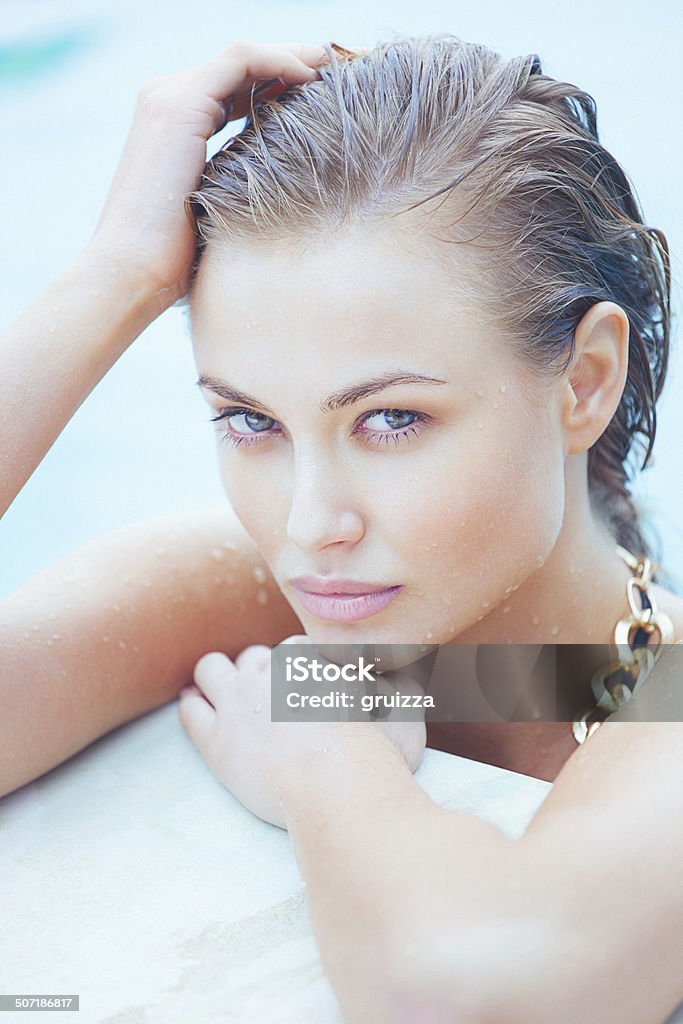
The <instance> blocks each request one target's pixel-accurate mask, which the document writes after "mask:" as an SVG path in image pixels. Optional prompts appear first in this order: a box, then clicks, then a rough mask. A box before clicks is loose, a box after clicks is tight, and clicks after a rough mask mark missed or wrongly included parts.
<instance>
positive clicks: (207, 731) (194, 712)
mask: <svg viewBox="0 0 683 1024" xmlns="http://www.w3.org/2000/svg"><path fill="white" fill-rule="evenodd" d="M178 716H179V718H180V723H181V725H182V726H183V728H184V729H185V731H186V732H187V734H188V735H189V737H190V739H191V740H192V742H193V743H194V745H195V747H197V748H198V749H199V750H203V749H206V746H207V744H208V742H209V739H210V738H211V734H212V732H213V729H214V726H215V722H216V712H215V710H214V709H213V708H212V707H211V705H210V704H209V703H208V701H206V700H205V698H204V697H203V695H202V694H201V692H200V691H199V690H198V689H197V687H196V686H186V687H184V688H183V689H182V690H181V691H180V694H179V695H178Z"/></svg>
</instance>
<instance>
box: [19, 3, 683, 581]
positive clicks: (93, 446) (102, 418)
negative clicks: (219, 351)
mask: <svg viewBox="0 0 683 1024" xmlns="http://www.w3.org/2000/svg"><path fill="white" fill-rule="evenodd" d="M0 15H1V17H0V22H1V24H0V43H2V44H3V45H4V46H5V47H7V45H8V44H12V46H13V48H14V52H15V54H16V53H17V52H18V51H17V46H18V45H19V44H21V45H22V46H23V57H22V60H21V64H19V63H17V61H16V60H15V65H14V68H13V70H12V71H11V73H10V72H9V71H7V70H6V73H5V74H4V76H2V77H0V90H1V95H2V103H1V106H0V145H1V153H2V161H1V166H0V202H1V203H2V233H1V237H0V253H1V257H2V258H1V261H0V265H1V266H2V273H1V274H0V320H1V321H2V322H3V323H7V322H9V321H10V320H11V319H13V317H14V316H15V314H17V313H18V312H19V310H20V309H21V308H22V307H23V306H24V305H26V304H27V303H29V302H30V300H31V299H32V298H33V297H34V296H35V295H37V293H38V292H39V291H40V290H41V289H42V288H43V287H44V286H45V285H46V284H47V283H48V282H49V281H50V279H51V278H52V277H53V276H54V275H55V274H57V273H58V272H59V270H60V269H61V268H62V267H63V266H65V265H66V264H67V263H68V262H69V260H70V259H72V258H73V257H74V256H75V255H76V253H77V252H78V250H79V249H80V247H81V246H83V244H84V243H85V242H86V241H87V239H88V238H89V236H90V234H91V232H92V229H93V227H94V225H95V223H96V220H97V217H98V212H99V209H100V206H101V204H102V202H103V200H104V197H105V195H106V192H107V189H108V186H109V182H110V179H111V175H112V173H113V170H114V167H115V164H116V161H117V158H118V154H119V152H120V149H121V146H122V144H123V141H124V138H125V134H126V131H127V126H128V123H129V120H130V117H131V112H132V108H133V103H134V100H135V95H136V92H137V90H138V88H139V87H140V85H141V84H142V83H143V82H144V80H145V79H146V78H148V77H149V76H151V75H154V74H160V73H165V72H171V71H174V70H179V69H181V68H183V67H185V66H187V65H190V64H193V63H196V62H200V61H202V60H204V59H206V58H208V57H209V56H211V55H213V54H214V52H216V51H217V50H219V49H220V48H221V47H222V46H223V45H227V43H228V42H229V41H230V40H232V39H236V38H246V39H251V40H254V41H262V42H267V41H297V40H301V41H314V42H316V41H326V40H327V41H329V40H334V41H335V42H339V43H341V44H342V45H349V46H354V45H369V44H372V43H374V42H376V41H377V40H378V39H381V38H383V37H385V36H386V35H388V34H391V33H393V32H409V33H411V34H418V33H423V32H435V31H449V32H454V33H456V34H457V35H460V36H462V37H463V38H465V39H468V40H471V41H477V42H483V43H486V44H488V45H490V46H493V47H494V48H496V49H498V50H499V51H500V52H501V53H503V55H505V56H508V57H510V56H514V55H518V54H525V53H531V52H536V53H538V54H539V55H540V56H541V59H542V61H543V66H544V70H546V71H547V73H548V74H551V75H553V76H554V77H560V78H565V79H567V80H569V81H573V82H575V83H577V84H578V85H580V86H581V87H583V88H585V89H587V90H588V91H589V92H591V93H592V94H593V96H594V97H595V98H596V100H597V103H598V118H599V120H598V124H599V127H600V129H601V133H602V138H603V140H604V142H605V144H606V145H607V147H608V148H610V149H611V150H612V151H613V152H614V154H615V155H616V156H617V158H618V159H619V160H620V161H621V163H622V164H623V166H624V167H625V168H626V170H627V172H628V173H629V175H630V177H631V179H632V180H633V181H634V182H635V184H636V188H637V191H638V194H639V197H640V199H641V202H642V204H643V206H644V209H645V214H646V218H647V219H648V221H649V223H650V224H652V225H655V226H658V227H660V228H663V230H664V231H665V233H666V234H667V236H668V238H669V242H670V246H671V249H672V252H673V261H674V266H673V272H674V281H675V293H674V306H675V310H676V311H678V310H679V309H680V296H681V293H680V281H681V261H680V255H679V254H680V253H681V251H682V247H683V224H682V217H681V212H680V204H679V191H680V181H681V167H683V145H682V142H681V132H680V123H681V115H682V112H683V102H682V101H683V85H682V77H681V73H680V53H681V44H682V43H683V32H682V31H681V27H682V26H681V18H682V16H681V13H680V9H679V8H677V7H676V5H674V4H671V3H664V2H654V3H652V2H651V3H648V4H644V3H633V4H628V3H624V2H616V0H610V2H604V0H601V2H600V3H596V2H595V0H592V2H589V0H574V2H572V3H567V4H561V5H556V4H550V3H548V2H547V0H545V2H529V0H522V2H521V3H515V4H509V3H504V2H502V0H477V2H476V3H474V2H470V3H452V2H424V0H423V2H421V3H419V4H417V3H416V4H407V3H405V2H403V0H391V2H388V0H380V2H376V3H374V4H373V5H368V4H367V3H366V2H365V0H364V2H358V0H349V2H345V3H344V5H343V7H342V5H341V4H337V5H332V4H326V3H321V2H318V0H316V2H315V3H313V2H310V3H303V2H300V3H292V2H280V3H277V2H273V3H267V2H263V0H257V2H254V3H244V2H242V3H236V2H234V0H233V2H230V0H220V2H218V0H193V2H191V3H189V2H188V3H185V2H181V0H165V2H163V3H162V4H158V3H151V2H140V0H136V2H132V0H117V2H116V3H114V2H113V0H101V2H99V3H92V2H85V0H73V2H65V0H41V2H36V0H11V2H8V0H4V2H3V3H2V5H1V6H0ZM29 44H31V46H32V47H33V50H32V51H30V50H27V46H28V45H29ZM676 333H678V331H677V332H676ZM681 371H682V363H681V353H680V351H679V348H678V346H676V347H675V351H674V357H673V361H672V368H671V376H670V380H669V382H668V385H667V388H666V391H665V397H664V401H663V403H662V405H661V412H660V432H659V435H658V440H657V445H656V448H655V453H656V465H655V467H654V468H653V469H652V470H650V471H649V472H648V473H647V474H645V475H644V477H643V478H642V484H641V485H640V486H639V487H638V490H637V493H638V495H639V496H640V498H641V500H643V501H644V502H645V503H646V507H647V508H648V510H650V511H651V520H652V522H653V523H654V524H655V525H656V527H657V529H658V530H659V533H660V535H661V537H662V540H663V554H664V562H665V564H666V566H667V567H668V568H669V571H670V572H671V573H672V575H674V576H675V577H676V579H677V582H678V585H679V589H680V590H681V591H682V592H683V587H681V581H683V545H682V544H681V540H682V536H683V531H682V529H681V522H682V517H681V513H680V505H681V497H682V487H681V469H682V467H683V455H682V454H681V452H680V450H679V438H680V437H681V435H682V434H683V430H682V426H683V392H682V388H681V379H682V377H683V374H682V372H681ZM0 372H1V367H0ZM194 380H195V373H194V366H193V362H192V355H191V350H190V342H189V338H188V336H187V332H186V327H185V319H184V316H183V314H182V313H181V312H180V311H179V310H177V309H173V310H170V311H169V312H168V313H166V314H165V315H164V316H163V317H162V318H161V319H160V320H158V321H157V322H156V323H155V324H154V325H152V327H150V328H149V329H148V330H147V331H146V332H145V334H144V335H143V337H142V338H141V339H140V340H139V341H137V342H136V343H135V344H134V345H133V346H132V348H131V349H129V351H128V352H127V353H126V354H125V355H124V356H123V357H122V359H121V360H120V361H119V362H118V364H117V365H116V366H115V367H114V369H113V370H112V371H111V372H110V373H109V374H108V375H107V377H106V378H105V379H104V381H103V382H102V383H101V384H100V385H99V386H98V387H97V388H96V390H95V391H94V392H93V394H92V395H91V396H90V397H89V398H88V399H87V401H86V402H85V403H84V405H83V406H82V407H81V409H80V410H79V411H78V412H77V414H76V415H75V417H74V418H73V420H72V421H71V423H70V424H69V425H68V427H67V428H66V430H65V431H64V432H63V434H62V435H61V437H60V438H59V439H58V440H57V442H56V443H55V445H54V446H53V448H52V450H51V451H50V452H49V454H48V455H47V457H46V458H45V460H44V461H43V463H42V464H41V466H40V467H39V468H38V470H37V471H36V473H35V474H34V476H33V477H32V479H31V480H30V481H29V483H28V484H27V485H26V487H25V488H24V490H23V491H22V493H21V494H20V495H19V497H18V498H17V499H16V501H15V502H14V504H13V506H12V508H11V509H10V510H9V512H8V513H7V514H6V516H5V518H4V520H3V522H2V524H0V594H3V593H7V592H9V591H11V590H12V589H14V587H16V586H18V585H19V584H21V583H22V582H23V581H24V580H26V579H27V578H28V577H29V576H30V575H32V574H33V573H34V572H36V571H38V570H39V569H41V568H42V567H44V566H45V565H47V564H49V563H50V562H52V561H54V560H55V559H56V558H58V557H59V556H60V555H62V554H64V553H66V552H67V551H69V550H71V549H72V548H73V547H75V546H77V545H79V544H80V543H82V542H84V541H85V540H88V539H90V538H92V537H94V536H97V535H98V534H100V533H103V532H106V531H108V530H111V529H113V528H115V527H117V526H121V525H124V524H126V523H130V522H133V521H135V520H138V519H143V518H145V517H146V516H149V515H157V514H160V513H164V512H172V511H174V510H180V509H187V508H191V507H194V506H198V505H213V504H222V503H223V502H224V500H225V498H224V495H223V491H222V489H221V486H220V482H219V480H218V475H217V471H216V467H215V461H214V448H213V436H212V432H211V428H210V427H209V425H208V415H209V412H208V409H207V408H206V407H205V405H204V403H203V401H202V400H201V398H200V396H199V394H198V389H197V388H196V387H195V386H194ZM0 443H1V441H0ZM645 485H646V486H645Z"/></svg>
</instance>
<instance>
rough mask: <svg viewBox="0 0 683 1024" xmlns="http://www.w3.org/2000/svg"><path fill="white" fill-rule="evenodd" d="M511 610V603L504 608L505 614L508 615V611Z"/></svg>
mask: <svg viewBox="0 0 683 1024" xmlns="http://www.w3.org/2000/svg"><path fill="white" fill-rule="evenodd" d="M509 611H510V605H509V604H506V605H505V606H504V608H503V615H507V613H508V612H509Z"/></svg>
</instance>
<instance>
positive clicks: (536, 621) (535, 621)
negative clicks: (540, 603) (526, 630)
mask: <svg viewBox="0 0 683 1024" xmlns="http://www.w3.org/2000/svg"><path fill="white" fill-rule="evenodd" d="M540 621H541V619H540V616H538V615H534V617H533V619H532V620H531V622H532V624H533V625H534V626H538V625H539V624H540Z"/></svg>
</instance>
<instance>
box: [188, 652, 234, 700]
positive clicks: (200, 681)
mask: <svg viewBox="0 0 683 1024" xmlns="http://www.w3.org/2000/svg"><path fill="white" fill-rule="evenodd" d="M236 672H237V667H236V665H233V663H232V662H231V661H230V658H228V657H227V655H225V654H221V653H220V652H219V651H211V652H210V653H209V654H205V655H203V657H201V658H200V659H199V661H198V662H197V664H196V665H195V667H194V681H195V683H196V684H197V686H198V687H199V689H200V690H201V692H202V693H203V694H204V696H205V697H206V699H207V700H208V701H209V702H210V703H211V704H212V705H213V706H214V708H217V707H218V706H219V705H220V704H221V702H225V700H226V698H229V694H230V683H231V681H232V680H233V679H234V676H235V674H236Z"/></svg>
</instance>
